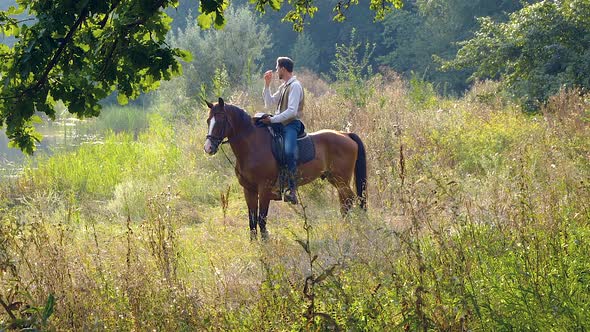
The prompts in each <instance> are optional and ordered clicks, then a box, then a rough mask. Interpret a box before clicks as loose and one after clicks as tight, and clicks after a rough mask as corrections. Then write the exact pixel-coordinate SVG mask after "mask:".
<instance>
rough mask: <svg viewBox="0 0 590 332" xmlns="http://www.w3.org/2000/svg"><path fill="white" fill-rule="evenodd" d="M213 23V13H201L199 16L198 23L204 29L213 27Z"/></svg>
mask: <svg viewBox="0 0 590 332" xmlns="http://www.w3.org/2000/svg"><path fill="white" fill-rule="evenodd" d="M212 23H213V19H212V17H211V14H200V15H199V16H197V24H198V25H199V28H201V29H203V30H206V29H209V28H211V24H212Z"/></svg>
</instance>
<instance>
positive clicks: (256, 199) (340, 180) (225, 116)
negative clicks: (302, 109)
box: [204, 98, 367, 239]
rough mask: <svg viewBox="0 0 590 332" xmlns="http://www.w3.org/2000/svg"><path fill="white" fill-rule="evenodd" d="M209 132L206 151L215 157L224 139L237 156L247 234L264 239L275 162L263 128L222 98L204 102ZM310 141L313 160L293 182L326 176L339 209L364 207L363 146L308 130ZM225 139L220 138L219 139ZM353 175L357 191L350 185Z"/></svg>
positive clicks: (348, 136)
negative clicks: (336, 198) (335, 192)
mask: <svg viewBox="0 0 590 332" xmlns="http://www.w3.org/2000/svg"><path fill="white" fill-rule="evenodd" d="M207 106H209V109H210V111H209V117H208V119H207V124H208V125H209V131H208V134H207V140H206V141H205V146H204V149H205V152H206V153H208V154H209V155H214V154H215V153H216V152H217V150H218V148H219V146H220V144H223V143H229V145H230V146H231V149H232V151H233V153H234V155H235V157H236V165H235V171H236V175H237V177H238V180H239V182H240V185H241V186H242V187H243V188H244V195H245V197H246V203H247V204H248V216H249V219H250V235H251V237H252V238H253V239H254V238H256V232H257V230H256V227H257V225H258V227H260V233H261V235H262V237H263V238H266V237H267V236H268V233H267V230H266V217H267V214H268V206H269V203H270V200H271V199H277V197H276V196H277V195H276V193H275V192H276V189H273V188H275V186H276V183H277V178H278V174H279V168H278V164H277V162H276V161H275V159H274V157H273V154H272V151H271V135H270V133H269V131H268V129H267V128H259V127H257V126H255V125H254V122H253V119H252V117H250V116H249V115H248V113H246V112H245V111H244V110H242V109H240V108H238V107H236V106H234V105H229V104H225V103H224V101H223V99H221V98H219V102H218V103H217V104H215V105H213V104H211V103H209V102H207ZM309 135H310V136H311V137H312V140H313V142H314V144H315V158H314V159H313V160H311V161H309V162H307V163H305V164H302V165H299V166H298V167H297V183H298V184H299V185H304V184H306V183H309V182H311V181H313V180H315V179H317V178H318V177H320V176H321V177H322V178H325V179H327V180H328V181H329V182H330V183H331V184H332V185H334V187H336V189H337V190H338V196H339V198H340V205H341V212H342V213H343V214H346V213H348V211H349V210H350V209H351V207H352V205H353V203H354V201H355V199H357V198H358V200H359V203H360V204H359V205H360V207H361V208H362V209H364V210H366V202H367V201H366V189H367V168H366V156H365V147H364V145H363V142H362V141H361V139H360V138H359V137H358V136H357V135H356V134H353V133H344V132H337V131H333V130H321V131H318V132H315V133H310V134H309ZM224 138H227V140H226V141H225V142H222V140H223V139H224ZM353 174H354V177H355V183H356V195H355V193H354V192H353V191H352V189H351V187H350V183H351V180H352V177H353Z"/></svg>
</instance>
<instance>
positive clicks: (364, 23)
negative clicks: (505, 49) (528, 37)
mask: <svg viewBox="0 0 590 332" xmlns="http://www.w3.org/2000/svg"><path fill="white" fill-rule="evenodd" d="M529 2H531V1H529ZM247 3H248V2H247V1H244V0H239V1H233V2H232V6H233V7H234V8H236V7H243V6H246V5H247ZM335 3H336V1H335V0H328V1H320V2H318V3H317V5H318V7H319V10H318V12H317V14H316V16H315V17H313V18H310V19H309V20H308V22H309V24H308V25H306V27H305V31H304V33H302V34H298V33H296V32H294V31H293V29H292V26H291V25H290V24H288V23H280V20H281V18H282V17H283V16H284V15H285V13H286V11H287V8H283V10H281V11H280V12H273V11H268V12H267V13H266V14H265V15H262V16H260V17H259V15H257V14H253V15H255V16H256V19H257V22H258V24H263V25H267V26H268V27H269V36H268V39H266V40H265V45H266V46H267V48H265V49H263V50H262V52H260V53H259V54H257V55H256V57H257V58H256V59H255V60H257V61H255V63H257V64H263V65H264V67H265V68H267V67H268V68H274V61H275V59H276V57H277V56H278V55H280V54H283V55H290V56H291V57H292V58H293V59H294V60H295V61H296V63H297V66H298V67H299V68H302V67H304V68H307V69H310V70H312V71H315V72H317V73H320V74H323V75H328V76H329V77H331V78H334V75H333V73H332V69H333V65H332V63H333V61H334V60H335V54H336V46H337V45H339V44H340V45H341V44H349V43H350V39H351V33H352V30H353V29H354V30H356V36H357V40H356V42H357V43H361V44H362V46H363V47H364V46H366V44H368V45H369V46H370V47H374V52H373V53H372V57H371V59H370V65H371V66H372V67H373V68H375V69H377V68H378V67H380V66H387V67H389V68H391V69H393V70H394V71H396V72H398V73H402V74H403V75H404V76H405V77H410V76H411V75H414V74H415V75H418V76H419V77H420V78H422V79H424V80H427V81H429V82H432V83H433V84H434V85H435V87H436V88H437V89H438V91H440V92H444V93H448V94H462V93H463V92H464V91H465V90H466V89H467V87H468V82H467V81H466V80H467V78H468V77H469V75H470V74H471V73H472V72H473V70H457V71H449V72H443V71H441V70H440V63H436V62H435V61H434V59H433V56H434V55H437V56H440V57H442V58H444V59H451V58H453V57H454V56H455V54H456V53H457V50H458V48H459V45H457V42H460V41H463V40H467V39H470V38H471V37H473V34H474V32H475V31H476V30H477V29H478V27H479V26H478V23H477V20H476V18H478V17H491V18H493V19H494V20H499V21H505V20H506V19H507V15H508V13H512V12H514V11H516V10H519V9H521V8H522V7H523V4H525V3H526V2H524V1H518V0H504V1H489V0H474V1H471V0H469V1H466V0H441V1H425V0H410V1H405V3H404V7H403V8H402V9H401V10H394V11H393V12H391V13H390V14H389V15H387V17H386V18H385V20H383V21H379V22H373V19H374V13H373V12H372V11H371V10H369V9H368V6H366V4H360V5H358V6H354V7H352V8H351V9H350V11H349V15H348V17H347V19H346V21H344V22H342V23H338V24H336V23H335V22H334V21H333V20H332V18H333V16H334V13H333V12H332V8H333V7H334V4H335ZM196 6H197V2H196V1H195V0H182V1H180V6H179V7H178V9H177V10H173V11H170V12H169V13H170V15H171V16H172V17H174V19H175V20H174V23H173V26H174V28H175V30H177V29H180V30H184V29H187V24H188V28H189V29H191V25H194V24H193V23H192V22H191V20H190V19H189V20H188V21H187V14H188V13H189V12H191V11H192V12H193V13H194V12H195V8H197V7H196ZM250 8H251V7H250ZM231 21H232V20H231V19H230V20H229V23H228V24H232V23H231ZM187 22H188V23H187ZM252 37H254V36H252ZM253 39H254V38H253ZM234 56H239V55H238V54H234ZM199 59H200V58H199V57H198V56H196V57H195V58H194V60H195V62H198V61H199Z"/></svg>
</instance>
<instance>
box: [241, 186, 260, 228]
mask: <svg viewBox="0 0 590 332" xmlns="http://www.w3.org/2000/svg"><path fill="white" fill-rule="evenodd" d="M244 196H245V198H246V204H248V219H249V221H250V240H256V224H258V191H256V190H251V189H248V188H244Z"/></svg>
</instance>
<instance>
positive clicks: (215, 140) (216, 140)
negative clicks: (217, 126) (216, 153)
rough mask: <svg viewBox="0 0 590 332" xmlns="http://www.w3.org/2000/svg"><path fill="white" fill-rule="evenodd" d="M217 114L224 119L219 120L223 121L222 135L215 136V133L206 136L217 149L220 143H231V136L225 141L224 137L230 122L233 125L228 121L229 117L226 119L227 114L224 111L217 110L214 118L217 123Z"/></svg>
mask: <svg viewBox="0 0 590 332" xmlns="http://www.w3.org/2000/svg"><path fill="white" fill-rule="evenodd" d="M217 115H220V116H221V117H222V119H223V121H219V122H223V124H222V127H221V135H220V136H214V135H207V136H206V138H207V139H208V140H210V141H211V145H212V147H213V149H214V150H217V149H218V148H219V146H220V145H222V144H226V143H229V141H230V140H229V138H228V139H227V140H225V141H224V140H223V139H224V138H225V128H226V127H227V125H228V124H229V126H230V127H231V122H229V121H227V119H226V116H227V115H225V113H224V112H216V113H213V118H214V119H215V122H216V123H217Z"/></svg>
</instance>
